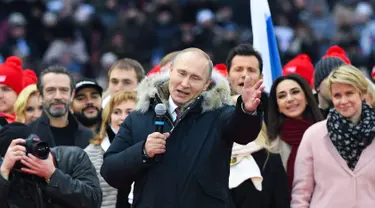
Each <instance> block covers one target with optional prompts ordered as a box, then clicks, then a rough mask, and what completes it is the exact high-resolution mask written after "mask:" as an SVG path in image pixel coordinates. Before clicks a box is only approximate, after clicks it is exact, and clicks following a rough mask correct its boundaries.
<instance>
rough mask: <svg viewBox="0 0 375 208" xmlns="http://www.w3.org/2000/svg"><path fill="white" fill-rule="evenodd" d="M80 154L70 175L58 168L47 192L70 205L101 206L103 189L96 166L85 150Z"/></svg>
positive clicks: (47, 187) (89, 207)
mask: <svg viewBox="0 0 375 208" xmlns="http://www.w3.org/2000/svg"><path fill="white" fill-rule="evenodd" d="M77 149H78V148H77ZM79 150H81V149H79ZM76 151H78V150H76ZM78 155H79V156H78V157H77V160H76V161H75V163H74V165H73V166H72V170H71V173H69V175H68V174H66V173H63V172H62V171H61V170H59V169H56V171H55V172H54V173H53V175H52V177H51V179H50V183H49V185H47V186H46V194H47V195H48V196H50V197H51V198H53V199H56V200H57V201H62V202H64V203H68V204H69V205H68V206H69V207H77V208H78V207H79V208H83V207H85V208H99V207H100V206H101V202H102V190H101V188H100V184H99V179H98V176H97V175H96V171H95V167H94V166H93V165H92V163H91V161H90V159H89V157H88V156H87V155H86V153H85V152H84V151H83V150H82V152H80V153H79V154H78Z"/></svg>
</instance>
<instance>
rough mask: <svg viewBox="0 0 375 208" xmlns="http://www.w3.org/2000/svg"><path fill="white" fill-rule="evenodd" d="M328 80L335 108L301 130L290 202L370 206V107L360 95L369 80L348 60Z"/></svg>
mask: <svg viewBox="0 0 375 208" xmlns="http://www.w3.org/2000/svg"><path fill="white" fill-rule="evenodd" d="M327 80H328V86H329V88H328V89H329V92H330V94H331V98H332V102H333V105H334V108H332V109H331V110H330V112H329V114H328V118H327V120H325V121H322V122H319V123H316V124H314V125H313V126H312V127H310V128H309V129H308V130H307V131H306V133H305V134H304V136H303V139H302V142H301V144H300V147H299V150H298V153H297V157H296V162H295V179H294V184H293V192H292V208H294V207H311V208H318V207H319V208H320V207H364V208H370V207H373V205H374V203H375V200H374V199H375V184H374V183H373V181H374V180H375V175H374V171H375V168H374V167H375V160H374V158H375V154H374V152H375V145H374V143H373V140H374V138H375V128H374V124H375V110H374V108H372V107H370V106H368V105H367V104H366V103H365V102H364V101H363V100H364V96H365V95H366V93H367V87H368V83H367V81H366V78H365V76H364V75H363V74H362V72H361V71H360V70H359V69H357V68H355V67H354V66H351V65H344V66H340V67H339V68H338V69H336V70H334V71H333V72H331V74H330V75H329V76H328V78H327ZM332 179H334V180H332ZM348 187H351V188H348ZM353 196H355V197H353ZM342 199H345V200H342Z"/></svg>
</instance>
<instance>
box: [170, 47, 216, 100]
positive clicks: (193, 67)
mask: <svg viewBox="0 0 375 208" xmlns="http://www.w3.org/2000/svg"><path fill="white" fill-rule="evenodd" d="M208 71H209V70H208V61H207V59H206V58H204V57H202V55H200V54H198V53H197V52H185V53H183V54H181V55H179V57H178V59H177V60H176V61H175V62H174V64H173V65H172V67H171V69H170V80H169V92H170V96H171V98H172V100H173V102H175V104H176V105H178V106H182V105H184V104H186V103H188V102H189V101H191V100H193V99H194V98H196V97H197V96H198V95H200V94H201V93H202V91H203V90H205V89H207V87H208V85H209V84H210V82H211V79H210V78H209V72H208Z"/></svg>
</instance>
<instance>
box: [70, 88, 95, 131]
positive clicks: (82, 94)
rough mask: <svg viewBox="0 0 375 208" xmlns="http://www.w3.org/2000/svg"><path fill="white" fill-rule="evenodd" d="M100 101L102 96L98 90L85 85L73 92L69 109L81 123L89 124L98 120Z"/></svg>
mask: <svg viewBox="0 0 375 208" xmlns="http://www.w3.org/2000/svg"><path fill="white" fill-rule="evenodd" d="M101 103H102V97H101V95H100V93H99V92H98V90H96V89H95V88H92V87H87V88H83V89H81V90H80V91H78V92H76V93H75V96H74V99H73V102H72V105H71V109H72V111H73V113H74V115H75V116H76V118H77V119H78V120H79V121H80V122H81V123H82V124H83V125H85V126H89V125H90V124H91V125H93V124H96V123H97V122H99V121H100V117H101V110H102V107H101ZM90 121H91V122H90ZM89 123H90V124H89Z"/></svg>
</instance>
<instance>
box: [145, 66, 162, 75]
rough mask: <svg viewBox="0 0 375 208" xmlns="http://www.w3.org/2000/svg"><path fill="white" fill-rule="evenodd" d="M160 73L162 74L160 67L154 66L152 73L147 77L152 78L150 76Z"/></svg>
mask: <svg viewBox="0 0 375 208" xmlns="http://www.w3.org/2000/svg"><path fill="white" fill-rule="evenodd" d="M158 72H160V66H159V65H156V66H154V68H152V69H151V71H149V72H148V73H147V76H150V75H152V74H155V73H158Z"/></svg>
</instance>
